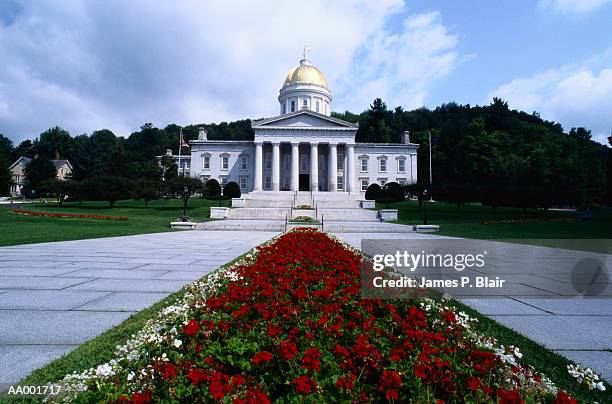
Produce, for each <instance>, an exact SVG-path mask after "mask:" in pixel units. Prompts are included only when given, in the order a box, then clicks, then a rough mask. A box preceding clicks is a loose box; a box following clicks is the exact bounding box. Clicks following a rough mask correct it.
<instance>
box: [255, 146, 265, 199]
mask: <svg viewBox="0 0 612 404" xmlns="http://www.w3.org/2000/svg"><path fill="white" fill-rule="evenodd" d="M262 171H263V144H262V143H255V184H254V185H253V190H254V191H261V189H262V188H261V182H262V178H263V176H262Z"/></svg>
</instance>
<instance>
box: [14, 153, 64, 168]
mask: <svg viewBox="0 0 612 404" xmlns="http://www.w3.org/2000/svg"><path fill="white" fill-rule="evenodd" d="M20 161H23V162H24V164H26V165H27V164H28V163H30V161H32V159H31V158H29V157H26V156H21V157H19V158H18V159H17V160H15V162H14V163H13V164H11V165H10V167H9V169H11V168H13V167H15V166H16V165H17V164H19V162H20ZM51 162H52V163H53V166H54V167H55V168H56V169H57V168H59V167H61V166H63V165H64V164H68V167H70V169H71V170H72V164H70V161H68V160H51Z"/></svg>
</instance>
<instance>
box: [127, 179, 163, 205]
mask: <svg viewBox="0 0 612 404" xmlns="http://www.w3.org/2000/svg"><path fill="white" fill-rule="evenodd" d="M159 194H160V183H159V181H155V180H154V179H151V178H141V179H139V180H138V181H137V182H136V185H135V187H134V190H133V197H134V199H136V200H143V201H144V203H145V208H146V207H148V206H149V201H150V200H154V199H159Z"/></svg>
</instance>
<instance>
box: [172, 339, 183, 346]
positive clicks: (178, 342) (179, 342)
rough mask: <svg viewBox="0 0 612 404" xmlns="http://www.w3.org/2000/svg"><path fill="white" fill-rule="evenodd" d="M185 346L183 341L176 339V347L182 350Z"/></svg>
mask: <svg viewBox="0 0 612 404" xmlns="http://www.w3.org/2000/svg"><path fill="white" fill-rule="evenodd" d="M181 345H183V341H181V340H180V339H175V340H174V346H175V347H177V348H180V346H181Z"/></svg>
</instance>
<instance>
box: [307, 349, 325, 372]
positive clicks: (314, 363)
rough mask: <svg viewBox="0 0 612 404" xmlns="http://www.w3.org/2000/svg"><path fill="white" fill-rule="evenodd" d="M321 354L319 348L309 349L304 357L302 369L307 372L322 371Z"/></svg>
mask: <svg viewBox="0 0 612 404" xmlns="http://www.w3.org/2000/svg"><path fill="white" fill-rule="evenodd" d="M320 359H321V352H320V351H319V350H318V349H317V348H309V349H307V350H306V352H304V356H302V367H303V368H304V369H307V370H315V371H317V372H318V371H320V370H321V360H320Z"/></svg>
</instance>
